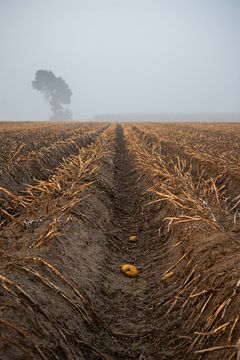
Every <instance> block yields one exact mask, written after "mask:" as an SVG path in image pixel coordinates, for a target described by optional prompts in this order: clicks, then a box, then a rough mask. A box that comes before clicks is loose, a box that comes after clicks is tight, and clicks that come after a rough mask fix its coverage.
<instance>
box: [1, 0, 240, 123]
mask: <svg viewBox="0 0 240 360" xmlns="http://www.w3.org/2000/svg"><path fill="white" fill-rule="evenodd" d="M239 19H240V2H239V1H237V0H85V1H83V0H41V1H39V0H0V51H1V57H0V59H1V60H0V64H1V66H0V119H1V120H7V119H11V120H34V119H48V118H49V112H50V110H49V106H48V104H47V102H46V101H44V98H43V97H42V96H41V94H40V93H39V92H37V91H35V90H34V89H33V88H32V86H31V82H32V80H33V79H34V76H35V73H36V71H37V70H39V69H45V70H51V71H53V72H54V74H55V75H56V76H61V77H62V78H63V79H64V80H65V81H66V82H67V84H68V85H69V86H70V88H71V89H72V91H73V96H72V103H71V105H70V106H69V107H70V108H71V110H72V112H73V116H74V118H75V119H89V118H92V117H94V116H95V115H98V114H105V113H121V114H122V113H145V114H146V113H156V112H164V113H166V112H218V113H220V112H240V41H239V34H240V21H239Z"/></svg>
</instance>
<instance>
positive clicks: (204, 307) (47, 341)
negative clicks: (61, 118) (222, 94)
mask: <svg viewBox="0 0 240 360" xmlns="http://www.w3.org/2000/svg"><path fill="white" fill-rule="evenodd" d="M0 205H1V206H0V359H1V360H25V359H30V360H78V359H85V360H115V359H116V360H128V359H129V360H131V359H132V360H167V359H172V360H173V359H174V360H180V359H186V360H194V359H199V360H200V359H201V360H208V359H214V360H216V359H220V360H236V359H238V360H239V359H240V125H238V124H200V123H192V124H184V123H182V124H173V123H172V124H148V123H134V124H133V123H131V124H130V123H129V124H117V125H116V124H109V123H77V122H72V123H54V122H52V123H31V122H29V123H0Z"/></svg>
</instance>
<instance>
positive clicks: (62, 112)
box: [32, 70, 72, 120]
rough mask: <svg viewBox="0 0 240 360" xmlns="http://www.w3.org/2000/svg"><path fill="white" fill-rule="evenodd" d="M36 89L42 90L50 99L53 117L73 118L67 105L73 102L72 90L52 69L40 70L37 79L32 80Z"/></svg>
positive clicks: (45, 96)
mask: <svg viewBox="0 0 240 360" xmlns="http://www.w3.org/2000/svg"><path fill="white" fill-rule="evenodd" d="M32 86H33V88H34V89H36V90H38V91H41V93H42V94H43V96H44V98H45V99H46V100H47V101H48V103H49V105H50V108H51V112H52V116H51V119H55V120H57V119H58V120H64V119H71V118H72V113H71V111H70V110H69V109H68V108H67V107H65V105H66V104H70V103H71V96H72V90H71V89H70V88H69V86H68V85H67V84H66V82H65V81H64V80H63V79H62V78H61V77H56V76H55V75H54V74H53V72H52V71H48V70H38V71H37V72H36V74H35V80H34V81H32Z"/></svg>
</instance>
